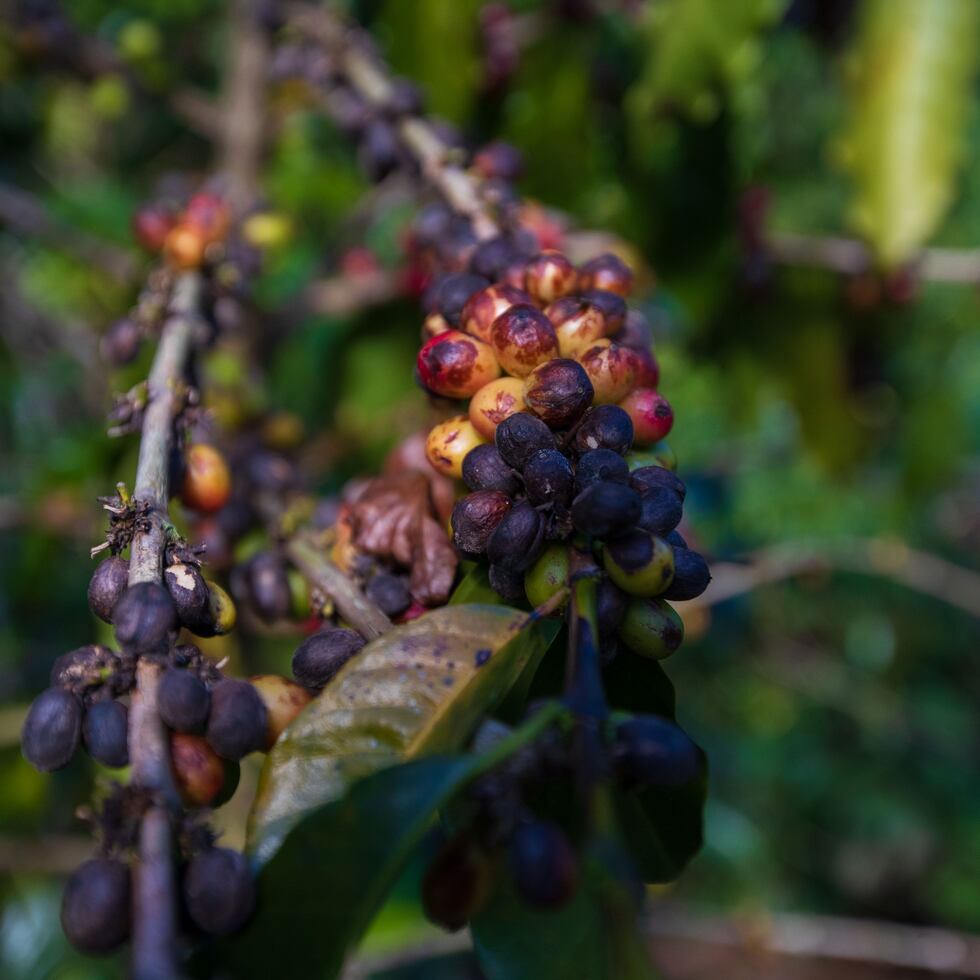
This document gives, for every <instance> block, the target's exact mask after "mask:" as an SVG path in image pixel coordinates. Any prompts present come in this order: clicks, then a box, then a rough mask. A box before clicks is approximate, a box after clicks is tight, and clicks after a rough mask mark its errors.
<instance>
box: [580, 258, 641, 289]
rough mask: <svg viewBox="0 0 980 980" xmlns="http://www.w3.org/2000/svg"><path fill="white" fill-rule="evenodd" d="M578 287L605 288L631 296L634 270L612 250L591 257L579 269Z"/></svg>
mask: <svg viewBox="0 0 980 980" xmlns="http://www.w3.org/2000/svg"><path fill="white" fill-rule="evenodd" d="M578 288H579V289H582V290H585V289H605V290H607V291H608V292H610V293H616V294H617V295H618V296H629V294H630V293H631V292H632V290H633V271H632V270H631V269H630V267H629V266H628V265H627V264H626V263H625V262H624V261H623V260H622V259H620V258H618V257H617V256H615V255H613V254H612V253H610V252H606V253H604V254H602V255H597V256H596V257H595V258H594V259H589V261H588V262H586V263H585V265H583V266H582V268H581V269H579V274H578Z"/></svg>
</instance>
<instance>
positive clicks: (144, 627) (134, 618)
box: [112, 582, 178, 654]
mask: <svg viewBox="0 0 980 980" xmlns="http://www.w3.org/2000/svg"><path fill="white" fill-rule="evenodd" d="M112 622H113V625H114V626H115V628H116V639H117V640H118V641H119V642H120V643H121V644H122V645H123V646H124V647H126V649H128V650H130V651H131V652H132V653H136V654H155V653H163V652H165V651H166V649H167V646H168V643H169V640H170V634H171V632H172V631H174V630H176V629H177V626H178V622H177V608H176V606H175V605H174V601H173V599H171V598H170V593H169V592H168V591H167V590H166V589H165V588H164V587H163V586H162V585H161V584H160V583H159V582H139V583H138V584H136V585H131V586H130V587H129V588H128V589H127V590H126V591H125V592H124V593H123V594H122V596H121V597H120V599H119V601H118V602H117V603H116V605H115V607H114V608H113V610H112Z"/></svg>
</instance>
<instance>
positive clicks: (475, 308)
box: [459, 283, 534, 343]
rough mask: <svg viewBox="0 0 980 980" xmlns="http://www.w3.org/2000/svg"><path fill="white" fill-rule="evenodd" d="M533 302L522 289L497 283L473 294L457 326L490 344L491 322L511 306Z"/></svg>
mask: <svg viewBox="0 0 980 980" xmlns="http://www.w3.org/2000/svg"><path fill="white" fill-rule="evenodd" d="M533 302H534V301H533V300H532V299H531V297H530V295H528V293H526V292H525V291H524V290H523V289H517V288H516V287H514V286H508V285H506V284H502V283H498V284H497V285H495V286H487V288H486V289H481V290H480V291H479V292H478V293H474V294H473V295H472V296H471V297H470V298H469V299H468V300H467V301H466V305H465V306H464V307H463V312H462V314H461V315H460V320H459V324H460V326H461V327H462V329H463V330H465V331H466V332H467V333H471V334H473V336H474V337H479V338H480V340H483V341H486V343H490V329H491V327H492V326H493V321H494V320H496V319H497V317H498V316H500V314H501V313H505V312H506V311H507V310H509V309H510V308H511V307H512V306H517V305H519V304H525V305H531V304H533Z"/></svg>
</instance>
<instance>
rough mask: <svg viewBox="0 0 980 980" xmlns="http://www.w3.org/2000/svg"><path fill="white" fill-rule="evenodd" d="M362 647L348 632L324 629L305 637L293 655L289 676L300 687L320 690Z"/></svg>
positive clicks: (353, 632)
mask: <svg viewBox="0 0 980 980" xmlns="http://www.w3.org/2000/svg"><path fill="white" fill-rule="evenodd" d="M363 646H364V638H363V637H362V636H361V635H360V634H359V633H357V632H355V631H354V630H351V629H328V630H323V631H321V632H319V633H314V634H313V635H312V636H308V637H307V638H306V639H305V640H304V641H303V642H302V643H301V644H300V645H299V647H297V649H296V652H295V653H294V654H293V676H295V678H296V680H297V681H299V683H300V684H302V685H303V687H306V688H310V689H311V690H320V689H321V688H322V687H323V686H324V685H325V684H326V683H327V682H328V681H330V680H331V679H332V678H333V677H334V675H335V674H336V673H337V671H339V670H340V668H341V667H343V666H344V664H345V663H347V661H348V660H350V658H351V657H353V656H354V654H355V653H357V652H358V650H360V649H361V647H363Z"/></svg>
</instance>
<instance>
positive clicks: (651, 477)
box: [630, 466, 687, 500]
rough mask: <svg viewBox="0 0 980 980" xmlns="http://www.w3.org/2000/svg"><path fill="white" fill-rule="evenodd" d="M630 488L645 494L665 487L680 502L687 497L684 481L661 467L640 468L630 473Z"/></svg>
mask: <svg viewBox="0 0 980 980" xmlns="http://www.w3.org/2000/svg"><path fill="white" fill-rule="evenodd" d="M630 486H631V487H632V488H633V489H634V490H636V491H637V492H638V493H646V492H647V491H648V490H653V489H654V488H656V487H666V488H667V489H668V490H672V491H673V492H674V493H676V494H677V496H678V497H680V498H681V500H683V499H684V497H685V496H686V495H687V487H685V486H684V481H683V480H682V479H681V478H680V477H679V476H678V475H677V474H676V473H672V472H671V471H670V470H668V469H665V468H664V467H663V466H641V467H640V468H639V469H636V470H633V472H632V473H630Z"/></svg>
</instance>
